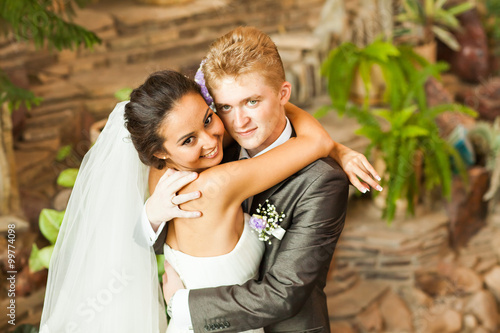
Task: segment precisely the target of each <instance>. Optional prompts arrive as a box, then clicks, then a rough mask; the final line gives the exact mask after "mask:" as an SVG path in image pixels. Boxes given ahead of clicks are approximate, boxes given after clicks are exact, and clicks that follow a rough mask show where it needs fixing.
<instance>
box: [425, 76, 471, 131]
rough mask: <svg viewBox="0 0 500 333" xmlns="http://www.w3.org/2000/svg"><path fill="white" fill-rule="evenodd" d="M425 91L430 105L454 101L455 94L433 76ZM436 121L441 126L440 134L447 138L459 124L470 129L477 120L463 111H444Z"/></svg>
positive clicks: (426, 84)
mask: <svg viewBox="0 0 500 333" xmlns="http://www.w3.org/2000/svg"><path fill="white" fill-rule="evenodd" d="M425 92H426V95H427V104H428V105H429V106H430V107H432V106H436V105H441V104H449V103H453V102H454V97H453V95H452V94H451V93H450V92H449V91H448V90H447V89H446V88H445V87H444V86H443V84H442V83H441V82H439V81H438V80H436V79H435V78H433V77H431V78H430V79H429V80H427V82H426V83H425ZM436 123H437V125H438V127H439V134H440V135H441V136H442V137H443V138H446V137H448V136H449V135H450V133H451V132H452V131H453V130H454V129H455V127H457V126H458V125H463V126H464V127H465V128H467V129H469V128H472V127H473V126H474V125H475V123H476V120H475V119H474V118H473V117H471V116H468V115H465V114H463V113H458V112H444V113H442V114H440V115H439V116H438V117H437V118H436Z"/></svg>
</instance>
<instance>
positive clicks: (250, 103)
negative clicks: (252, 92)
mask: <svg viewBox="0 0 500 333" xmlns="http://www.w3.org/2000/svg"><path fill="white" fill-rule="evenodd" d="M257 103H259V101H258V100H256V99H252V100H250V101H248V105H249V106H256V105H257Z"/></svg>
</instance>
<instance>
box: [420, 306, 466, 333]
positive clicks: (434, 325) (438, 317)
mask: <svg viewBox="0 0 500 333" xmlns="http://www.w3.org/2000/svg"><path fill="white" fill-rule="evenodd" d="M461 328H462V315H461V314H460V313H458V312H457V311H455V310H452V309H449V308H443V309H439V311H431V313H430V314H429V315H427V316H425V318H424V329H423V332H425V333H454V332H459V331H460V329H461Z"/></svg>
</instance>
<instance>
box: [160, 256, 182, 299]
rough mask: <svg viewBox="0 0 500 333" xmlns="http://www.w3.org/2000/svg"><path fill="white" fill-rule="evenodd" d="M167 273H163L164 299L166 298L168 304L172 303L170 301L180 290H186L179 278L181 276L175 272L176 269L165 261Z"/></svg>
mask: <svg viewBox="0 0 500 333" xmlns="http://www.w3.org/2000/svg"><path fill="white" fill-rule="evenodd" d="M164 266H165V273H163V276H162V280H163V297H165V301H166V302H167V304H168V303H169V302H170V299H171V298H172V296H174V294H175V293H176V292H177V290H179V289H184V284H183V283H182V281H181V278H180V277H179V274H177V272H176V271H175V270H174V268H173V267H172V266H171V265H170V264H169V263H168V261H167V260H165V263H164Z"/></svg>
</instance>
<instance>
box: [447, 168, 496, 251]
mask: <svg viewBox="0 0 500 333" xmlns="http://www.w3.org/2000/svg"><path fill="white" fill-rule="evenodd" d="M468 173H469V184H468V187H467V188H470V191H469V190H467V189H466V185H465V184H464V183H463V181H462V180H461V179H460V178H459V177H458V176H455V177H454V179H453V183H452V190H451V191H452V193H451V200H450V201H449V202H448V203H446V204H445V205H446V210H447V212H448V216H449V218H450V242H451V245H452V246H453V247H454V248H459V247H462V246H465V245H466V244H467V242H468V241H469V239H470V238H471V237H472V236H473V235H474V234H476V233H477V232H478V231H479V230H480V229H481V228H483V227H484V226H485V225H486V216H487V212H488V202H485V201H484V200H483V195H484V194H485V193H486V191H487V190H488V188H489V179H490V173H489V171H488V170H486V168H484V167H480V166H475V167H472V168H470V169H469V170H468Z"/></svg>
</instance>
